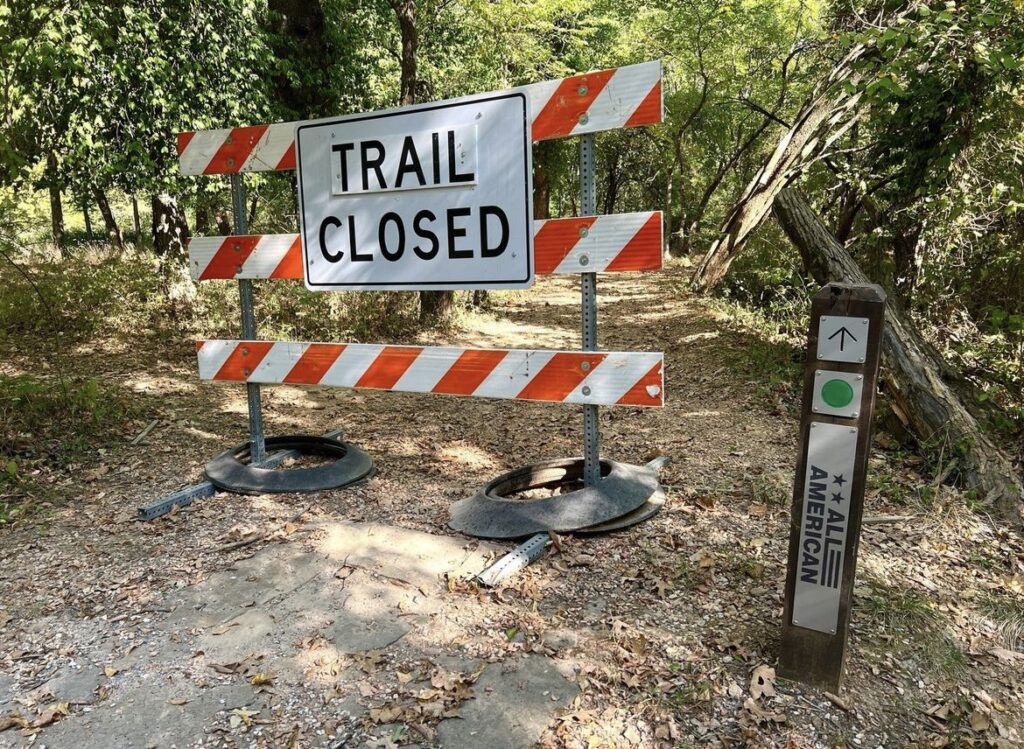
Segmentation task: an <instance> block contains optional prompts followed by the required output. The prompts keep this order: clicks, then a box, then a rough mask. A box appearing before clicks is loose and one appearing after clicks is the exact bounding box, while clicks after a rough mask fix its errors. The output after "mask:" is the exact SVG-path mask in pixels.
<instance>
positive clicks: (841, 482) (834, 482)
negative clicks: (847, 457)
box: [832, 473, 846, 486]
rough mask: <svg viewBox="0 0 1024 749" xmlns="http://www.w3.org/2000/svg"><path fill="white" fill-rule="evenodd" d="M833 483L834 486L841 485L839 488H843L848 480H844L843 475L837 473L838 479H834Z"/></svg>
mask: <svg viewBox="0 0 1024 749" xmlns="http://www.w3.org/2000/svg"><path fill="white" fill-rule="evenodd" d="M832 483H833V484H839V486H842V485H843V484H845V483H846V479H844V478H843V474H841V473H837V474H836V477H835V478H834V479H832Z"/></svg>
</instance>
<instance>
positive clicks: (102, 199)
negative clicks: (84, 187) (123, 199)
mask: <svg viewBox="0 0 1024 749" xmlns="http://www.w3.org/2000/svg"><path fill="white" fill-rule="evenodd" d="M93 196H94V197H95V198H96V205H97V206H99V209H100V215H102V216H103V225H104V226H105V227H106V229H107V238H108V239H109V240H110V243H111V244H112V245H114V247H116V248H117V249H119V250H123V249H124V237H122V236H121V227H119V226H118V225H117V219H115V218H114V212H113V211H112V210H111V209H110V202H109V201H108V200H107V196H106V193H104V192H103V190H101V189H100V188H98V187H97V188H95V189H94V190H93Z"/></svg>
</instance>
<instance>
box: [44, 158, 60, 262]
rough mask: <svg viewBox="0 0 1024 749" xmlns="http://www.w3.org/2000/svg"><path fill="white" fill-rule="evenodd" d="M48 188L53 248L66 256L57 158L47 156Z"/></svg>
mask: <svg viewBox="0 0 1024 749" xmlns="http://www.w3.org/2000/svg"><path fill="white" fill-rule="evenodd" d="M46 187H47V189H48V190H49V192H50V226H51V233H52V236H53V246H54V247H56V248H57V252H59V253H60V255H61V257H63V256H64V206H63V204H62V203H61V201H60V181H59V177H58V175H57V156H56V155H55V154H54V153H53V152H52V151H51V152H50V153H48V154H47V155H46Z"/></svg>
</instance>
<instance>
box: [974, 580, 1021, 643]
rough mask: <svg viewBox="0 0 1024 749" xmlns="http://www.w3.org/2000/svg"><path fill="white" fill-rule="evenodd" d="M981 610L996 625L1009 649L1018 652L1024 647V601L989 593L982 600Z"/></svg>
mask: <svg viewBox="0 0 1024 749" xmlns="http://www.w3.org/2000/svg"><path fill="white" fill-rule="evenodd" d="M979 608H980V609H981V613H982V614H984V615H985V617H987V618H988V619H991V620H992V622H993V623H994V624H995V625H996V628H997V629H998V630H999V632H1000V634H1001V635H1002V637H1003V641H1004V642H1005V643H1006V647H1007V648H1009V649H1011V650H1016V649H1018V648H1020V647H1021V646H1022V645H1024V601H1022V600H1021V599H1020V598H1013V597H1010V596H1007V595H995V594H992V593H989V594H987V595H985V597H984V598H982V599H981V601H980V605H979Z"/></svg>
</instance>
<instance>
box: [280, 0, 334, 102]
mask: <svg viewBox="0 0 1024 749" xmlns="http://www.w3.org/2000/svg"><path fill="white" fill-rule="evenodd" d="M323 5H324V4H323V2H322V0H269V2H268V3H267V8H268V10H269V11H270V13H269V15H268V19H267V20H268V26H269V28H270V31H271V34H270V49H271V52H272V53H273V57H274V58H275V59H277V60H280V61H281V62H282V64H281V65H279V66H278V67H277V69H278V70H279V71H280V72H278V73H276V74H275V75H273V76H271V82H272V84H273V87H274V88H273V94H274V99H275V102H276V103H278V104H282V105H284V106H285V107H286V108H287V109H289V110H291V111H292V112H293V113H294V115H295V118H296V119H300V120H305V119H312V118H315V117H322V116H324V115H330V114H337V99H336V94H335V93H333V92H332V91H330V90H329V87H326V86H324V85H322V84H323V81H324V78H325V76H326V73H327V71H328V70H329V68H330V66H331V64H332V61H333V60H335V59H336V57H337V54H338V53H337V50H335V49H334V47H333V45H332V44H331V42H330V41H329V38H328V35H327V19H326V15H325V13H324V7H323ZM296 72H297V73H298V74H296ZM311 73H312V75H311Z"/></svg>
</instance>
